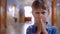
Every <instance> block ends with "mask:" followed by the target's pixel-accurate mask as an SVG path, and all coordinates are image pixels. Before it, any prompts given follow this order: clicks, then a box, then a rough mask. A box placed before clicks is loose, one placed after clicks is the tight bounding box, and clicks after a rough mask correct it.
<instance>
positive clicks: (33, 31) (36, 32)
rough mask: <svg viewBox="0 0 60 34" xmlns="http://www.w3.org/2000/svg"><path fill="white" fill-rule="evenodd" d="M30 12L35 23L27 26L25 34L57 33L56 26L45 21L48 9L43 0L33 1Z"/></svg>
mask: <svg viewBox="0 0 60 34" xmlns="http://www.w3.org/2000/svg"><path fill="white" fill-rule="evenodd" d="M32 14H33V16H34V19H35V24H34V25H32V26H29V27H28V28H27V32H26V34H58V32H57V30H56V28H55V27H53V26H51V25H49V24H48V22H47V17H48V15H49V9H48V5H47V4H45V3H44V1H42V0H41V1H37V0H36V1H34V2H33V4H32ZM38 26H39V27H38Z"/></svg>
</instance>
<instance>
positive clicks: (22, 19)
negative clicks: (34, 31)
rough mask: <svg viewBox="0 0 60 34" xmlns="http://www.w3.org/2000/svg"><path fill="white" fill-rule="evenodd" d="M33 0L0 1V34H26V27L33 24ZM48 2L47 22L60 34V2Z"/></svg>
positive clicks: (57, 0)
mask: <svg viewBox="0 0 60 34" xmlns="http://www.w3.org/2000/svg"><path fill="white" fill-rule="evenodd" d="M33 1H34V0H0V2H1V3H0V25H1V26H0V34H26V29H27V27H28V26H31V25H33V24H34V17H33V15H32V8H31V4H32V2H33ZM46 1H48V2H49V6H50V8H49V9H50V15H49V17H48V20H47V21H48V22H49V24H50V25H52V26H55V27H56V28H57V30H58V33H59V34H60V18H59V17H60V0H46Z"/></svg>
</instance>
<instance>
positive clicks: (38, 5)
mask: <svg viewBox="0 0 60 34" xmlns="http://www.w3.org/2000/svg"><path fill="white" fill-rule="evenodd" d="M32 7H33V8H34V9H38V8H42V9H44V10H46V8H47V7H46V5H45V3H44V1H43V0H41V1H38V0H35V1H34V2H33V3H32Z"/></svg>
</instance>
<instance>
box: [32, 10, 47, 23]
mask: <svg viewBox="0 0 60 34" xmlns="http://www.w3.org/2000/svg"><path fill="white" fill-rule="evenodd" d="M32 14H33V16H34V18H35V20H36V21H39V20H40V19H42V20H43V22H44V23H46V19H47V17H48V11H47V10H44V9H32Z"/></svg>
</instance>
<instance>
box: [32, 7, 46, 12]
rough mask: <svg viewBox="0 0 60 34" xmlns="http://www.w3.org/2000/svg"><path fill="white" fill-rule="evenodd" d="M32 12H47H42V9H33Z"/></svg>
mask: <svg viewBox="0 0 60 34" xmlns="http://www.w3.org/2000/svg"><path fill="white" fill-rule="evenodd" d="M32 10H33V11H37V12H38V11H39V12H41V11H47V10H44V9H42V8H39V9H34V8H33V9H32Z"/></svg>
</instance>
